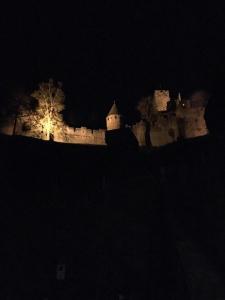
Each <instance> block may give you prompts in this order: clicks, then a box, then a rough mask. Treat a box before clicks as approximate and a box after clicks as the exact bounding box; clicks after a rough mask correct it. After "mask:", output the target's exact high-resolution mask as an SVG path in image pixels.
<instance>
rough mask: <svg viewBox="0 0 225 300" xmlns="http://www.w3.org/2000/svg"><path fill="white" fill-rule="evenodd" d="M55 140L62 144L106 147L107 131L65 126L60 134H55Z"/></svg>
mask: <svg viewBox="0 0 225 300" xmlns="http://www.w3.org/2000/svg"><path fill="white" fill-rule="evenodd" d="M54 140H55V141H56V142H62V143H73V144H88V145H105V130H104V129H98V130H92V129H88V128H86V127H81V128H73V127H69V126H64V128H63V130H62V131H61V132H60V133H55V135H54Z"/></svg>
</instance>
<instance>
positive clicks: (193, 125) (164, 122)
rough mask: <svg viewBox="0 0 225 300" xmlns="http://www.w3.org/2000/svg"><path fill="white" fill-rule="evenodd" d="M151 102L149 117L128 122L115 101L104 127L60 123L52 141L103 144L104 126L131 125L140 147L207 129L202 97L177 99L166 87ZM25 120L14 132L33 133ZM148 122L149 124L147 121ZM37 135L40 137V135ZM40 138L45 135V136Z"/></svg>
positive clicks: (148, 100) (203, 133)
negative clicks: (25, 128)
mask: <svg viewBox="0 0 225 300" xmlns="http://www.w3.org/2000/svg"><path fill="white" fill-rule="evenodd" d="M144 100H147V102H148V104H149V105H150V106H151V114H150V115H149V119H148V118H145V117H143V116H142V119H141V120H140V121H139V122H137V123H136V124H133V125H131V126H128V125H126V124H124V120H123V116H122V115H121V114H120V113H119V111H118V108H117V105H116V103H115V102H114V103H113V105H112V107H111V109H110V111H109V113H108V114H107V116H106V129H98V130H92V129H88V128H86V127H81V128H73V127H69V126H67V125H66V124H65V123H63V124H62V126H61V127H62V128H61V130H57V131H55V132H54V141H56V142H63V143H73V144H87V145H106V143H105V133H106V130H108V131H110V130H116V129H120V128H122V127H130V129H131V130H132V132H133V133H134V135H135V136H136V138H137V141H138V144H139V146H141V147H144V146H148V145H149V144H148V141H147V140H148V139H149V140H150V145H151V146H153V147H159V146H163V145H166V144H169V143H173V142H176V141H177V140H178V139H187V138H193V137H198V136H203V135H206V134H207V133H208V130H207V127H206V123H205V119H204V112H205V103H204V101H194V100H193V99H192V100H182V99H181V96H180V94H179V95H178V97H177V99H172V98H170V93H169V91H168V90H155V91H154V94H153V97H147V98H145V99H144ZM25 122H26V120H25V119H23V118H20V120H19V121H18V124H17V128H16V134H17V135H25V136H31V137H37V136H35V134H34V132H33V131H32V128H31V130H28V131H27V130H26V131H24V130H23V128H24V124H25ZM148 123H149V124H148ZM9 127H10V125H8V127H7V126H6V127H5V128H2V129H1V132H3V133H6V134H12V133H11V132H12V130H11V129H9ZM39 138H40V137H39ZM41 138H42V139H46V138H45V137H44V136H42V137H41Z"/></svg>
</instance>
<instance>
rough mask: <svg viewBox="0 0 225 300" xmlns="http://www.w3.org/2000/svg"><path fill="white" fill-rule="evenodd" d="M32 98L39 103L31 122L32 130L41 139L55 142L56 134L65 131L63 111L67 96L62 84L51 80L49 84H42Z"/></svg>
mask: <svg viewBox="0 0 225 300" xmlns="http://www.w3.org/2000/svg"><path fill="white" fill-rule="evenodd" d="M31 96H32V97H33V98H35V99H37V101H38V106H37V108H36V111H35V113H34V115H33V116H32V118H31V120H30V122H31V128H32V130H33V131H34V132H36V134H37V135H39V136H40V137H44V139H47V140H53V139H54V134H55V133H59V132H61V131H62V130H63V117H62V111H63V109H64V99H65V95H64V92H63V90H62V83H61V82H57V83H55V82H54V81H53V80H52V79H49V81H48V82H42V83H41V84H40V85H39V89H38V90H35V91H34V92H33V93H32V94H31Z"/></svg>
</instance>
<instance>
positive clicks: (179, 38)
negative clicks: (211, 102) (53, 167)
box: [0, 0, 225, 119]
mask: <svg viewBox="0 0 225 300" xmlns="http://www.w3.org/2000/svg"><path fill="white" fill-rule="evenodd" d="M120 2H121V3H118V4H115V1H109V0H105V1H104V2H103V3H100V2H96V1H74V4H73V5H72V4H71V5H69V4H68V3H64V2H61V3H59V4H57V3H56V2H55V3H54V4H47V3H42V4H41V3H40V1H29V4H26V5H25V4H21V3H20V2H19V1H18V3H9V4H7V6H6V5H5V7H4V8H2V9H1V13H0V14H1V26H0V28H1V29H0V30H1V53H2V55H1V68H0V85H1V94H2V95H3V96H1V98H4V97H5V95H6V94H7V93H8V91H10V90H12V89H13V88H14V86H22V87H24V88H26V89H31V90H32V89H33V88H34V87H35V86H36V85H37V83H38V82H40V81H43V80H46V79H48V78H50V77H52V78H54V79H55V80H60V81H62V82H63V84H64V90H65V93H66V105H67V108H68V111H70V112H74V118H77V119H79V117H80V116H81V115H82V114H83V118H84V119H85V118H86V117H87V116H86V115H85V114H87V113H88V114H89V116H90V114H92V113H95V115H97V117H96V118H99V119H102V118H104V116H105V113H106V112H107V111H108V110H109V108H110V106H111V104H112V101H113V100H114V99H118V103H119V105H120V107H121V109H122V111H123V112H124V113H125V114H127V115H128V116H129V115H132V111H133V110H134V106H135V103H136V102H137V101H138V99H139V98H140V97H141V96H143V95H146V94H148V93H150V92H151V91H152V90H153V89H155V88H168V89H170V90H172V91H173V92H174V93H176V92H177V91H181V92H182V93H183V95H186V94H188V93H190V92H191V91H193V90H194V89H196V88H206V89H208V90H209V91H211V92H213V93H215V92H216V91H218V94H221V95H222V92H223V91H222V89H223V86H224V80H225V18H224V10H223V9H222V7H220V6H214V5H213V4H214V3H213V2H211V4H210V5H209V4H207V3H204V4H202V5H200V4H199V5H198V4H197V1H196V4H195V6H191V5H190V4H189V5H185V4H183V2H182V1H177V2H176V3H175V2H173V4H172V3H171V1H167V3H165V1H164V2H161V1H148V3H147V4H143V3H142V4H141V3H140V1H139V2H138V1H136V2H134V1H123V2H122V1H120ZM146 2H147V1H146ZM1 100H2V99H1ZM78 112H79V113H78ZM79 114H80V116H79Z"/></svg>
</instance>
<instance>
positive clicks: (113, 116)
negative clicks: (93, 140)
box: [106, 101, 122, 130]
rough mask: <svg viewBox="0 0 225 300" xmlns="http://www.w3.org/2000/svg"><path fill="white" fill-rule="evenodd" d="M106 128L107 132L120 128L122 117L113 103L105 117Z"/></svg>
mask: <svg viewBox="0 0 225 300" xmlns="http://www.w3.org/2000/svg"><path fill="white" fill-rule="evenodd" d="M106 127H107V130H115V129H120V128H121V127H122V115H120V114H119V112H118V109H117V106H116V103H115V101H114V103H113V106H112V107H111V109H110V111H109V113H108V115H107V117H106Z"/></svg>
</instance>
